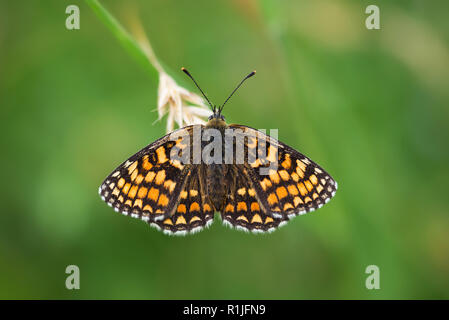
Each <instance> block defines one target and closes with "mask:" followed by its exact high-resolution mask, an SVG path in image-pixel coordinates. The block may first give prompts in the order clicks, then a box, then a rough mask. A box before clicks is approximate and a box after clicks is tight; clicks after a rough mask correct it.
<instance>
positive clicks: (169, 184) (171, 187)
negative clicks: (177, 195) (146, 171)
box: [164, 180, 176, 192]
mask: <svg viewBox="0 0 449 320" xmlns="http://www.w3.org/2000/svg"><path fill="white" fill-rule="evenodd" d="M164 187H165V188H166V189H168V190H169V191H170V192H173V190H175V187H176V182H173V181H171V180H167V181H165V182H164Z"/></svg>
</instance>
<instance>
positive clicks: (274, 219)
mask: <svg viewBox="0 0 449 320" xmlns="http://www.w3.org/2000/svg"><path fill="white" fill-rule="evenodd" d="M183 71H184V72H185V73H186V74H187V75H188V76H189V77H190V78H192V80H193V81H194V83H195V85H196V86H197V87H198V89H199V90H200V91H201V93H203V91H202V90H201V89H200V88H199V86H198V84H197V83H196V81H195V80H194V79H193V77H192V76H191V75H190V73H188V71H187V70H185V69H184V68H183ZM254 74H255V72H252V73H250V74H249V75H248V76H247V77H245V78H244V79H243V80H242V82H240V84H239V85H238V86H237V88H239V87H240V85H241V84H242V83H243V82H244V81H245V80H246V79H248V78H249V77H251V76H253V75H254ZM237 88H236V89H235V90H234V91H233V92H232V93H231V95H230V96H229V98H230V97H231V96H232V94H233V93H234V92H235V91H236V90H237ZM203 95H204V97H205V98H206V100H207V101H208V102H209V99H208V98H207V97H206V95H205V94H204V93H203ZM229 98H228V99H227V100H226V101H225V103H226V102H227V101H228V100H229ZM225 103H224V104H225ZM209 104H210V105H211V107H212V111H213V115H211V116H210V117H209V121H208V122H207V123H206V125H204V126H203V125H191V126H187V127H184V128H181V129H178V130H176V131H174V132H172V133H170V134H168V135H166V136H164V137H162V138H160V139H159V140H156V141H155V142H153V143H152V144H150V145H148V146H147V147H145V148H143V149H142V150H141V151H139V152H138V153H136V154H135V155H133V156H132V157H131V158H129V159H128V160H126V161H125V162H124V163H122V164H121V165H120V166H118V167H117V169H115V170H114V171H113V172H112V173H111V174H110V175H109V176H108V177H107V178H106V179H105V181H104V182H103V183H102V185H101V186H100V188H99V193H100V196H101V198H102V199H103V200H104V201H105V202H106V203H107V204H108V205H109V206H111V207H113V208H114V210H115V211H117V212H121V213H122V214H124V215H129V216H131V217H134V218H139V219H142V220H144V221H146V222H147V223H149V224H150V225H151V226H154V227H156V228H158V229H160V230H163V231H164V232H165V233H168V234H175V235H184V234H189V233H195V232H197V231H200V230H201V229H203V228H204V227H207V226H209V225H210V224H211V223H212V222H213V219H214V214H215V212H220V214H221V219H222V221H223V223H224V224H226V225H228V226H231V227H235V228H236V229H240V230H245V231H252V232H272V231H274V230H275V229H276V228H278V227H280V226H282V225H284V224H286V223H287V221H289V220H290V219H292V218H293V217H295V216H296V215H301V214H304V213H307V212H311V211H314V210H315V209H318V208H321V207H322V206H323V205H324V204H325V203H327V202H328V201H329V200H330V199H331V198H332V197H333V196H334V195H335V192H336V190H337V182H335V180H333V179H332V177H331V176H330V175H329V174H328V173H327V172H326V171H325V170H323V169H322V168H321V167H320V166H319V165H317V164H316V163H315V162H313V161H312V160H310V159H309V158H307V157H306V156H304V155H303V154H301V153H299V152H298V151H296V150H294V149H293V148H291V147H289V146H287V145H285V144H284V143H282V142H280V141H278V140H276V139H274V138H272V137H270V136H268V135H266V134H264V133H262V132H261V131H258V130H256V129H252V128H250V127H246V126H242V125H233V124H231V125H227V124H226V122H225V119H224V117H223V116H222V114H221V111H222V110H223V106H224V104H223V105H222V106H221V107H219V108H217V107H216V106H212V104H211V103H210V102H209ZM210 130H213V131H215V132H218V133H219V135H221V137H222V138H223V139H221V140H220V145H218V147H219V148H215V149H213V152H211V153H210V155H211V157H210V158H209V159H206V161H203V160H204V159H203V158H202V157H201V156H200V157H199V155H204V154H205V151H206V149H207V148H210V145H208V142H207V141H208V140H207V139H204V136H206V135H208V131H210ZM229 132H232V133H233V134H234V136H233V137H232V140H231V142H230V143H229V144H228V143H225V141H226V142H229V140H226V139H227V138H226V137H225V135H226V134H227V133H229ZM198 134H199V137H200V138H199V139H197V141H196V142H197V143H195V139H196V138H195V136H196V135H198ZM219 138H220V137H219ZM239 138H241V139H240V140H239ZM192 141H193V143H192ZM237 141H240V142H241V146H239V144H238V143H237ZM215 142H217V141H215ZM229 146H230V147H229ZM229 150H232V151H231V152H230V153H229V154H231V157H229V156H228V154H227V153H226V152H228V151H229ZM179 154H182V156H179ZM239 155H240V158H239ZM198 157H199V158H200V161H198ZM226 157H227V158H226ZM224 158H226V160H228V161H223V159H224ZM237 158H239V159H240V161H238V160H239V159H237ZM216 159H221V160H222V161H221V162H220V161H216Z"/></svg>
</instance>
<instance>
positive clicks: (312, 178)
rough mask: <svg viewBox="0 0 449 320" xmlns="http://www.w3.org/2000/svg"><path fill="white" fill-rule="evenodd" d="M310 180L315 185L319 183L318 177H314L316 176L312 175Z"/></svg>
mask: <svg viewBox="0 0 449 320" xmlns="http://www.w3.org/2000/svg"><path fill="white" fill-rule="evenodd" d="M309 180H310V181H311V182H312V183H313V184H315V185H316V184H317V183H318V179H317V177H316V175H314V174H312V175H311V176H310V177H309Z"/></svg>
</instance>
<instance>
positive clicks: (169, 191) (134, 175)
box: [99, 126, 194, 221]
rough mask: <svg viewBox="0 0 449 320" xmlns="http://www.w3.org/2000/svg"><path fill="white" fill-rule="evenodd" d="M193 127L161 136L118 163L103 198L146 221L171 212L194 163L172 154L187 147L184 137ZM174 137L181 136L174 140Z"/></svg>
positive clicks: (104, 189) (104, 184)
mask: <svg viewBox="0 0 449 320" xmlns="http://www.w3.org/2000/svg"><path fill="white" fill-rule="evenodd" d="M193 127H194V126H188V127H184V128H182V129H179V130H177V131H175V132H174V133H171V134H169V135H166V136H164V137H162V138H160V139H159V140H157V141H155V142H153V143H152V144H150V145H149V146H147V147H145V148H143V149H142V150H141V151H139V152H138V153H136V154H135V155H133V156H132V157H130V158H129V159H128V160H126V161H125V162H124V163H122V164H121V165H120V166H118V167H117V168H116V169H115V170H114V171H113V172H112V173H111V174H110V175H109V176H108V177H107V178H106V179H105V180H104V182H103V183H102V184H101V186H100V188H99V193H100V196H101V198H102V199H103V200H104V201H105V202H106V203H107V204H108V205H109V206H111V207H113V208H114V210H115V211H117V212H121V213H123V214H124V215H130V216H132V217H134V218H140V219H142V220H144V221H158V220H162V219H165V218H167V217H168V216H171V215H172V214H173V213H174V211H175V209H176V206H177V204H178V202H179V199H180V197H181V191H182V190H183V189H184V185H185V182H186V177H187V176H188V175H189V173H190V170H191V166H190V165H183V164H182V163H181V162H180V161H178V160H172V159H171V157H170V154H171V152H172V149H176V148H178V149H182V148H183V146H184V145H185V144H183V142H185V141H183V138H184V137H189V136H190V134H191V132H192V130H193ZM173 137H180V138H179V139H178V140H177V141H173V139H172V138H173Z"/></svg>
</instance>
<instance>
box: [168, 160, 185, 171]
mask: <svg viewBox="0 0 449 320" xmlns="http://www.w3.org/2000/svg"><path fill="white" fill-rule="evenodd" d="M171 165H172V166H173V167H175V168H177V169H179V170H182V169H184V166H183V165H182V164H181V161H179V160H173V161H172V162H171Z"/></svg>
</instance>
